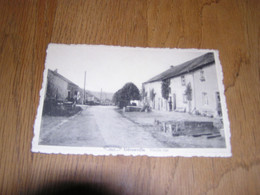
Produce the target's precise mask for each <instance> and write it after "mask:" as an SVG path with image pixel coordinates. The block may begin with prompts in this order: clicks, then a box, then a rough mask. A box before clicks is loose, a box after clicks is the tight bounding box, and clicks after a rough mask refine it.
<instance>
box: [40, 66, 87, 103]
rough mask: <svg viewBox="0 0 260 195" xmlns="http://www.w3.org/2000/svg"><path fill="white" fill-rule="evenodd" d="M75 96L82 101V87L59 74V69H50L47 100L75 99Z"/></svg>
mask: <svg viewBox="0 0 260 195" xmlns="http://www.w3.org/2000/svg"><path fill="white" fill-rule="evenodd" d="M75 97H77V101H80V99H81V98H82V89H81V88H80V87H79V86H78V85H76V84H75V83H73V82H72V81H70V80H69V79H67V78H65V77H64V76H62V75H61V74H59V73H58V71H57V69H56V70H54V71H53V70H50V69H48V75H47V89H46V95H45V100H48V99H53V100H56V101H73V98H75Z"/></svg>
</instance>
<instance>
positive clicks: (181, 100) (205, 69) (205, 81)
mask: <svg viewBox="0 0 260 195" xmlns="http://www.w3.org/2000/svg"><path fill="white" fill-rule="evenodd" d="M165 80H168V82H169V93H168V96H169V98H168V99H165V98H163V96H162V82H164V81H165ZM188 86H189V87H188ZM187 88H189V89H190V90H188V89H187ZM143 89H144V91H145V92H146V97H145V98H144V99H145V101H146V102H148V103H149V105H150V106H151V107H152V109H155V110H165V111H184V112H191V113H197V114H203V115H208V116H219V115H221V105H220V96H219V91H218V84H217V74H216V66H215V60H214V54H213V53H207V54H205V55H202V56H200V57H198V58H195V59H193V60H191V61H188V62H185V63H183V64H180V65H178V66H174V67H171V68H170V69H168V70H166V71H164V72H163V73H161V74H159V75H157V76H155V77H153V78H151V79H150V80H148V81H147V82H145V83H143Z"/></svg>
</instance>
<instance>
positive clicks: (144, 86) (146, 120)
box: [32, 44, 232, 157]
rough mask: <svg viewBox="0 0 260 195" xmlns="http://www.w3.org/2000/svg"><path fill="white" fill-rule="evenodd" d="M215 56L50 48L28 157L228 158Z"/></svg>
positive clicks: (170, 51)
mask: <svg viewBox="0 0 260 195" xmlns="http://www.w3.org/2000/svg"><path fill="white" fill-rule="evenodd" d="M222 80H223V73H222V67H221V64H220V60H219V55H218V51H216V50H205V49H203V50H199V49H170V48H140V47H135V48H134V47H119V46H104V45H64V44H49V46H48V49H47V56H46V61H45V70H44V73H43V84H42V89H41V91H40V103H39V107H38V111H37V116H36V120H35V124H34V138H33V141H32V151H33V152H42V153H61V154H92V155H133V156H136V155H147V156H156V157H164V156H165V157H172V156H186V157H191V156H205V157H229V156H231V155H232V154H231V145H230V127H229V120H228V112H227V106H226V100H225V95H224V85H223V82H222Z"/></svg>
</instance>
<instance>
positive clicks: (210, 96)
mask: <svg viewBox="0 0 260 195" xmlns="http://www.w3.org/2000/svg"><path fill="white" fill-rule="evenodd" d="M201 70H202V71H204V78H205V80H204V81H202V80H201V73H200V71H201ZM216 81H217V74H216V66H215V64H212V65H210V66H206V67H204V68H202V69H200V70H197V71H195V72H194V85H195V88H194V91H195V101H196V102H195V104H196V105H195V106H196V110H198V111H199V112H200V113H205V112H208V113H212V114H213V115H214V116H216V115H217V95H216V93H217V92H218V84H217V82H216ZM203 94H206V98H205V96H204V97H203Z"/></svg>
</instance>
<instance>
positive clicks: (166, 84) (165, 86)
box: [162, 79, 171, 100]
mask: <svg viewBox="0 0 260 195" xmlns="http://www.w3.org/2000/svg"><path fill="white" fill-rule="evenodd" d="M170 84H171V80H170V79H165V80H163V81H162V97H163V98H164V99H165V100H168V98H169V94H170V92H171V88H170Z"/></svg>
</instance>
